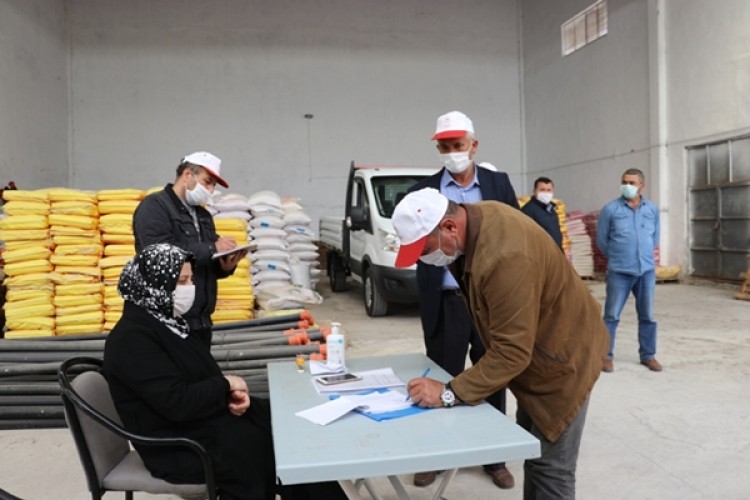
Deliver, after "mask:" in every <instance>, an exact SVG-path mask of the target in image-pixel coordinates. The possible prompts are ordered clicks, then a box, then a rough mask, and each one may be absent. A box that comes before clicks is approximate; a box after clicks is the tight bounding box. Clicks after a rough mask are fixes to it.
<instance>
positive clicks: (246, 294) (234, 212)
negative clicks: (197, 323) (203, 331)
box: [209, 194, 255, 324]
mask: <svg viewBox="0 0 750 500" xmlns="http://www.w3.org/2000/svg"><path fill="white" fill-rule="evenodd" d="M209 211H210V212H211V213H212V215H213V216H214V225H215V226H216V232H217V233H218V234H219V236H225V237H229V238H234V239H235V241H236V242H237V245H247V243H248V241H249V235H248V220H250V218H251V215H250V212H249V211H248V205H247V200H246V199H245V198H244V197H243V196H241V195H236V194H230V195H226V196H223V197H222V198H220V199H219V200H216V201H215V202H214V203H213V204H212V205H211V206H210V207H209ZM254 308H255V297H254V296H253V288H252V286H251V285H250V261H249V260H248V259H241V260H240V261H239V263H238V264H237V268H236V269H235V270H234V274H232V276H228V277H226V278H223V279H220V280H219V281H218V292H217V297H216V309H215V310H214V313H213V314H212V315H211V320H212V321H213V322H214V323H216V324H220V323H228V322H235V321H246V320H248V319H252V318H253V317H254Z"/></svg>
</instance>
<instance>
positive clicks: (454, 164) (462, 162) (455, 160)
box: [440, 148, 472, 174]
mask: <svg viewBox="0 0 750 500" xmlns="http://www.w3.org/2000/svg"><path fill="white" fill-rule="evenodd" d="M469 149H471V148H469ZM440 161H442V162H443V165H445V168H447V169H448V172H450V173H452V174H460V173H463V172H466V169H468V168H469V166H470V165H471V163H472V161H471V158H469V152H468V151H458V152H455V153H442V154H441V155H440Z"/></svg>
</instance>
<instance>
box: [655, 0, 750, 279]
mask: <svg viewBox="0 0 750 500" xmlns="http://www.w3.org/2000/svg"><path fill="white" fill-rule="evenodd" d="M664 3H665V5H664V9H663V10H664V16H665V18H664V25H665V27H666V30H665V44H666V48H667V57H666V63H665V73H666V75H667V76H666V90H667V91H666V109H667V111H666V122H667V124H668V127H667V137H666V138H667V142H666V150H667V157H666V160H665V166H666V174H665V177H666V178H667V179H668V186H667V187H666V189H663V193H664V195H665V198H666V199H667V201H668V208H669V218H670V219H671V220H672V225H671V226H670V228H669V232H668V234H667V235H666V236H667V237H669V238H670V240H671V241H673V242H674V243H675V244H674V251H673V252H670V253H671V254H673V257H674V259H676V260H677V261H678V262H680V263H683V264H686V265H687V266H686V267H687V268H688V269H689V253H690V252H689V232H688V230H689V213H688V209H689V208H688V203H689V196H688V194H689V191H688V187H689V179H688V171H689V170H688V164H687V158H686V153H685V147H687V146H693V145H698V144H705V143H708V142H712V141H715V140H721V139H727V138H729V137H734V136H739V135H744V134H748V133H750V29H748V27H749V26H750V2H747V1H746V0H714V1H712V2H704V1H701V0H680V1H679V2H676V1H673V0H672V1H665V2H664ZM747 250H748V252H750V248H748V249H747Z"/></svg>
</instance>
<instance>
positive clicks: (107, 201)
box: [96, 189, 146, 332]
mask: <svg viewBox="0 0 750 500" xmlns="http://www.w3.org/2000/svg"><path fill="white" fill-rule="evenodd" d="M145 194H146V193H145V192H144V191H142V190H140V189H103V190H100V191H98V192H97V193H96V197H97V199H98V200H99V230H100V231H101V234H102V243H103V245H104V257H102V259H101V261H100V262H99V266H100V267H101V269H102V281H103V287H104V331H107V332H108V331H110V330H112V328H113V327H114V326H115V324H116V323H117V321H118V320H119V319H120V316H122V310H123V307H124V300H123V299H122V297H120V294H119V292H118V290H117V284H118V282H119V280H120V274H121V273H122V268H123V267H125V264H127V262H128V261H129V260H130V259H131V258H133V256H134V255H135V236H134V235H133V212H135V209H136V208H137V207H138V204H139V203H140V202H141V200H142V199H143V198H144V196H145Z"/></svg>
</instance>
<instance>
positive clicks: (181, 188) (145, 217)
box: [133, 151, 247, 347]
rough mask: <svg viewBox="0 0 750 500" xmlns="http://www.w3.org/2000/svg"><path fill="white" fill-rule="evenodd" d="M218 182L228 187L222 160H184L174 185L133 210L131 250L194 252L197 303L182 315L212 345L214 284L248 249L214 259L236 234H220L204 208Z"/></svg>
mask: <svg viewBox="0 0 750 500" xmlns="http://www.w3.org/2000/svg"><path fill="white" fill-rule="evenodd" d="M216 184H220V185H221V186H223V187H225V188H226V187H229V185H228V184H227V181H225V180H224V178H223V177H221V160H220V159H219V158H217V157H216V156H214V155H213V154H211V153H208V152H206V151H198V152H196V153H193V154H190V155H188V156H186V157H184V158H183V159H182V161H181V162H180V164H179V165H178V166H177V177H176V179H175V181H174V184H167V185H166V186H164V190H163V191H158V192H156V193H153V194H150V195H148V196H147V197H146V198H144V200H143V201H142V202H141V203H140V204H139V205H138V208H137V209H136V211H135V213H134V214H133V233H134V234H135V250H136V252H140V251H141V250H142V249H143V248H145V247H147V246H149V245H153V244H154V243H169V244H171V245H174V246H177V247H179V248H182V249H183V250H186V251H188V252H190V253H192V254H193V255H194V256H195V262H194V264H193V282H194V284H195V302H194V303H193V306H192V307H191V308H190V310H189V311H188V312H187V313H186V314H185V315H184V318H185V319H186V320H187V322H188V325H189V326H190V333H191V335H195V336H197V337H200V338H201V340H203V341H204V342H205V343H206V344H207V345H208V346H209V347H210V346H211V326H212V323H211V314H212V313H213V312H214V308H215V307H216V294H217V283H216V280H217V279H219V278H225V277H227V276H229V275H230V274H232V273H233V272H234V269H235V267H236V266H237V262H239V260H240V259H241V258H243V257H244V256H245V255H246V253H247V252H246V251H240V252H235V253H232V254H229V255H226V256H224V257H221V258H218V259H214V258H213V257H212V256H213V254H214V253H216V252H224V251H227V250H231V249H233V248H235V247H236V246H237V243H236V242H235V240H234V238H228V237H225V236H222V237H220V236H219V235H217V234H216V227H215V226H214V220H213V218H212V217H211V214H210V213H209V212H208V210H206V209H205V208H204V205H207V204H208V203H209V202H210V201H211V195H212V194H213V192H214V189H215V187H216Z"/></svg>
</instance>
